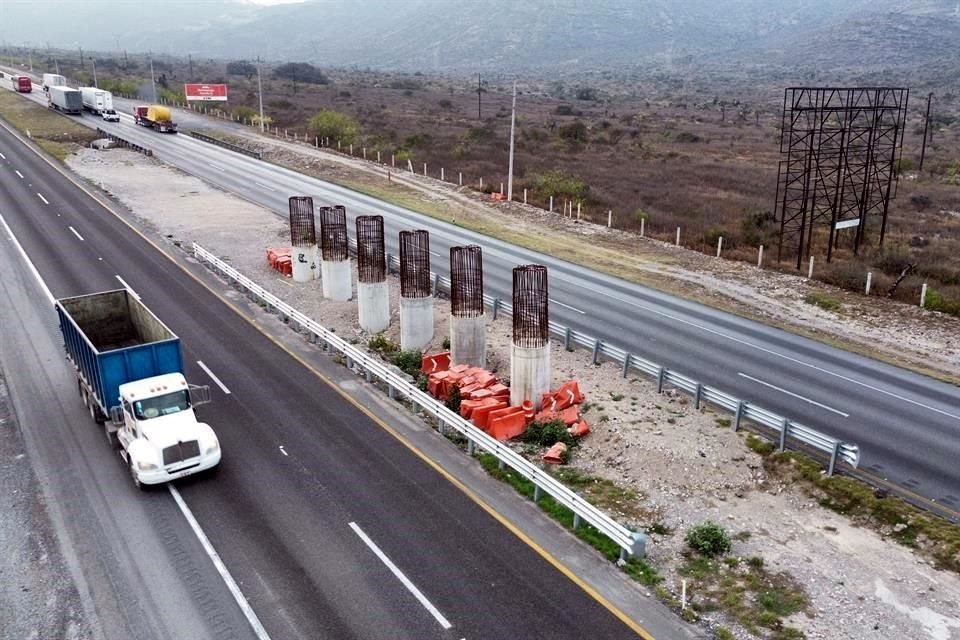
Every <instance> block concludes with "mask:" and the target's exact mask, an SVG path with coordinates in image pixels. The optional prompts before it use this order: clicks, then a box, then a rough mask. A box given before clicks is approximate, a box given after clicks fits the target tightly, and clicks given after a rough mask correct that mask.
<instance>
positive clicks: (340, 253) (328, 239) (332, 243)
mask: <svg viewBox="0 0 960 640" xmlns="http://www.w3.org/2000/svg"><path fill="white" fill-rule="evenodd" d="M320 254H321V256H322V257H323V259H324V260H328V261H330V262H339V261H342V260H347V259H348V258H349V257H350V253H349V251H348V247H347V210H346V208H345V207H343V206H342V205H337V206H335V207H320Z"/></svg>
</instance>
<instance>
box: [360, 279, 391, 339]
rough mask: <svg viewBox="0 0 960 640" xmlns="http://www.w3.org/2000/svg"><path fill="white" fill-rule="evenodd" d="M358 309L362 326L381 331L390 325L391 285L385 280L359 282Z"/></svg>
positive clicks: (371, 331) (372, 331) (370, 330)
mask: <svg viewBox="0 0 960 640" xmlns="http://www.w3.org/2000/svg"><path fill="white" fill-rule="evenodd" d="M357 310H358V311H359V314H360V328H361V329H363V330H364V331H366V332H367V333H380V332H381V331H386V330H387V327H389V326H390V286H389V285H388V284H387V283H386V281H384V282H358V283H357Z"/></svg>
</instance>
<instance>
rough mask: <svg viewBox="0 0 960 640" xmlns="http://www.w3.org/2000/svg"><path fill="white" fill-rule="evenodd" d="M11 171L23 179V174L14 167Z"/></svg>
mask: <svg viewBox="0 0 960 640" xmlns="http://www.w3.org/2000/svg"><path fill="white" fill-rule="evenodd" d="M13 172H14V173H16V174H17V175H18V176H20V179H21V180H23V174H22V173H20V172H19V171H17V170H16V169H14V170H13Z"/></svg>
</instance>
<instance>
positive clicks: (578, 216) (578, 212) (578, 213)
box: [577, 202, 580, 220]
mask: <svg viewBox="0 0 960 640" xmlns="http://www.w3.org/2000/svg"><path fill="white" fill-rule="evenodd" d="M579 219H580V202H577V220H579Z"/></svg>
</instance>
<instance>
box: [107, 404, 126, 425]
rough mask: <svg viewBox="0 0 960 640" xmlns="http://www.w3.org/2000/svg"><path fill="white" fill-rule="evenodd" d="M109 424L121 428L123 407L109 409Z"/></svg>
mask: <svg viewBox="0 0 960 640" xmlns="http://www.w3.org/2000/svg"><path fill="white" fill-rule="evenodd" d="M110 422H112V423H113V425H114V426H115V427H122V426H123V424H124V419H123V407H121V406H120V405H117V406H116V407H110Z"/></svg>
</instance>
